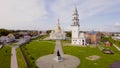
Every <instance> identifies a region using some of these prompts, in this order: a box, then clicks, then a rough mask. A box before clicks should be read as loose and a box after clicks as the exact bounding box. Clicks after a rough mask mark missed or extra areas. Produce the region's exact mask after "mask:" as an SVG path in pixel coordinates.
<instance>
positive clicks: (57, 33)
mask: <svg viewBox="0 0 120 68" xmlns="http://www.w3.org/2000/svg"><path fill="white" fill-rule="evenodd" d="M65 38H66V33H65V32H64V30H62V29H61V27H60V23H59V19H58V22H57V26H56V27H55V29H54V30H52V31H51V33H50V39H52V40H65Z"/></svg>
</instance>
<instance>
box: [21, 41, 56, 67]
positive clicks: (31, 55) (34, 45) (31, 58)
mask: <svg viewBox="0 0 120 68" xmlns="http://www.w3.org/2000/svg"><path fill="white" fill-rule="evenodd" d="M54 46H55V42H54V41H39V40H33V41H31V42H30V43H28V44H26V45H23V46H22V50H23V52H24V55H25V56H26V58H27V61H28V63H29V65H30V68H36V65H35V61H36V60H37V59H38V58H39V57H41V56H44V55H48V54H52V53H53V51H54Z"/></svg>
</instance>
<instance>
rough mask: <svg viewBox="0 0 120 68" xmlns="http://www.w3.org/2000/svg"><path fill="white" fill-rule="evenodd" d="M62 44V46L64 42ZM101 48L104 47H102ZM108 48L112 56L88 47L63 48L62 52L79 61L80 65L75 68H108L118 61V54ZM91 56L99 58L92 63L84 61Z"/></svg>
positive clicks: (119, 55) (119, 54) (112, 48)
mask: <svg viewBox="0 0 120 68" xmlns="http://www.w3.org/2000/svg"><path fill="white" fill-rule="evenodd" d="M62 44H63V45H64V44H66V42H65V41H64V42H62ZM101 46H102V47H105V46H104V45H101ZM108 48H109V49H111V50H112V51H113V52H114V54H104V53H102V52H101V51H100V50H99V48H98V47H95V48H91V47H90V46H88V47H78V46H63V51H64V53H65V54H70V55H73V56H76V57H78V58H79V59H80V65H79V66H78V67H77V68H108V67H109V65H110V64H111V63H113V62H116V61H120V52H119V51H117V50H116V49H115V48H114V47H113V46H111V47H108ZM92 55H97V56H100V58H99V59H97V60H94V61H91V60H88V59H86V57H88V56H92Z"/></svg>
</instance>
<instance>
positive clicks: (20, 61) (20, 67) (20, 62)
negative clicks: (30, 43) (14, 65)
mask: <svg viewBox="0 0 120 68" xmlns="http://www.w3.org/2000/svg"><path fill="white" fill-rule="evenodd" d="M16 55H17V62H18V68H26V65H25V62H24V60H23V57H22V55H21V52H20V48H19V47H18V48H17V49H16Z"/></svg>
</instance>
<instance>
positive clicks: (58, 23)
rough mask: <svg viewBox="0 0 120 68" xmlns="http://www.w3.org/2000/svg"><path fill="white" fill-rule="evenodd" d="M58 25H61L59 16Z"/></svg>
mask: <svg viewBox="0 0 120 68" xmlns="http://www.w3.org/2000/svg"><path fill="white" fill-rule="evenodd" d="M57 25H58V26H59V25H60V20H59V18H58V22H57Z"/></svg>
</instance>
